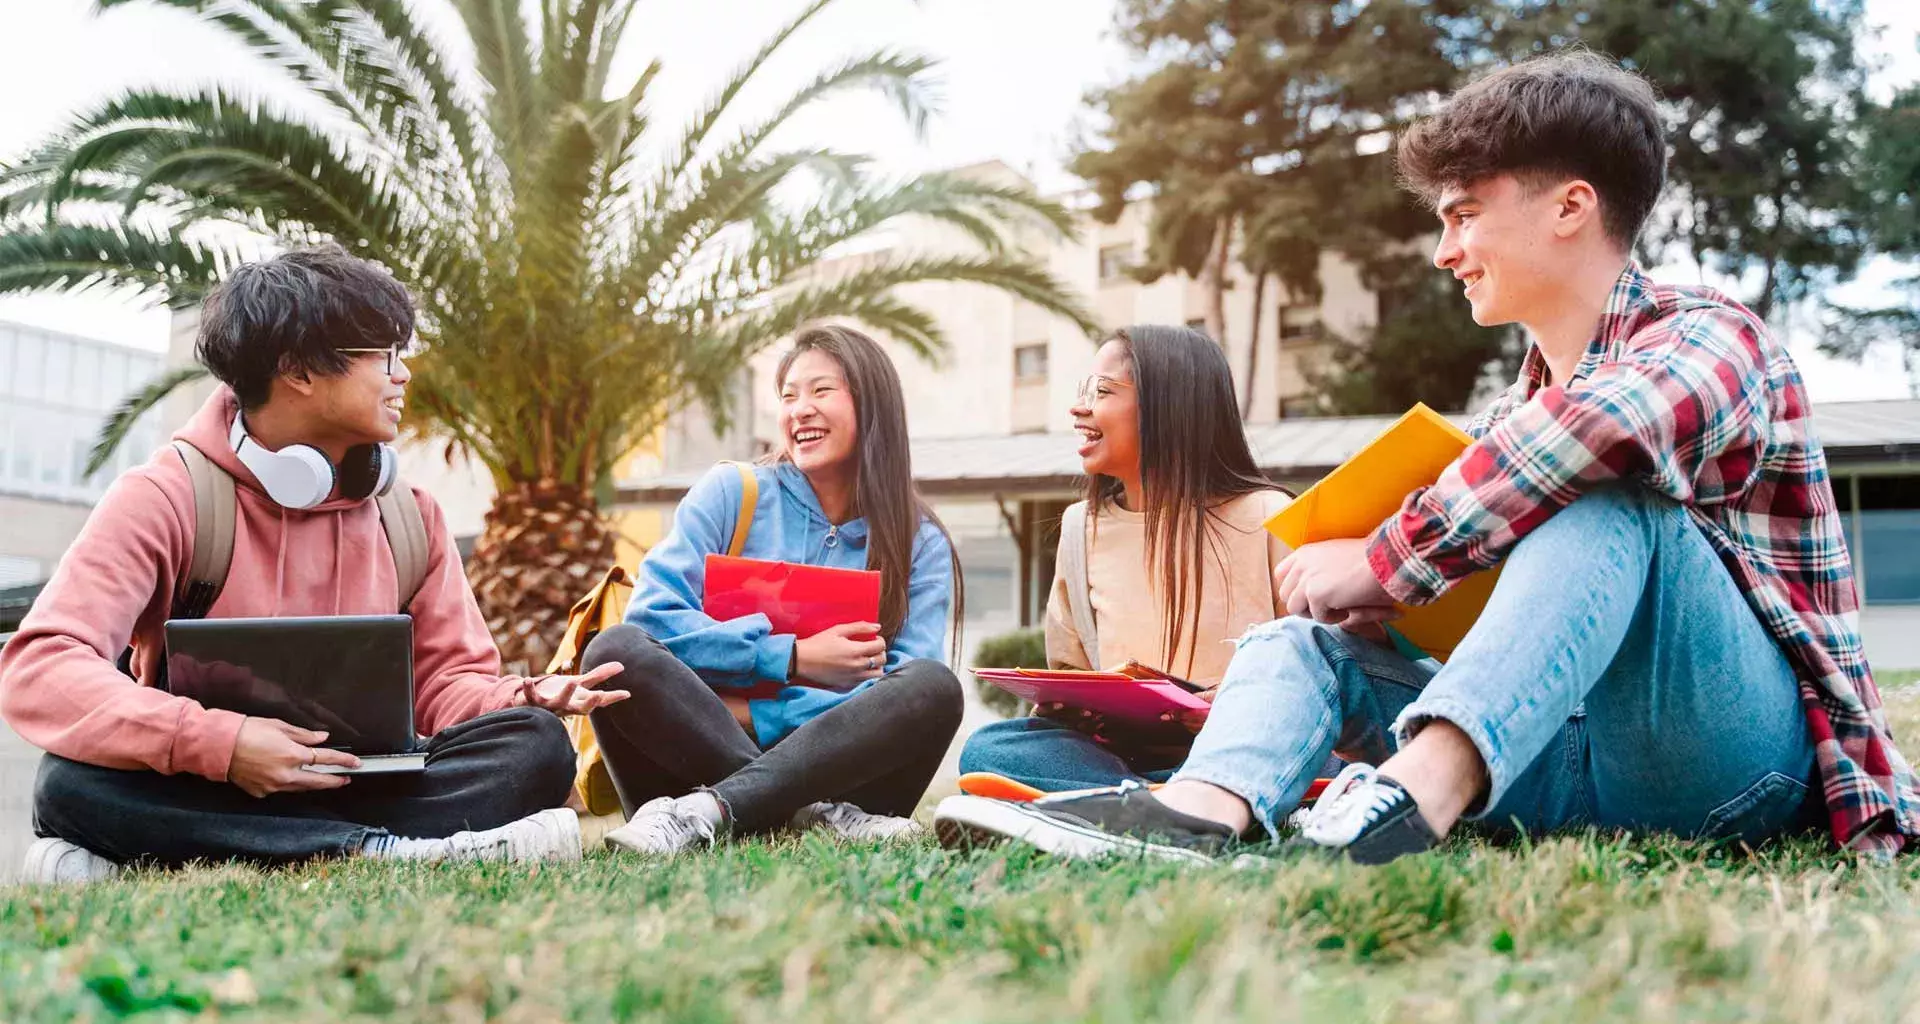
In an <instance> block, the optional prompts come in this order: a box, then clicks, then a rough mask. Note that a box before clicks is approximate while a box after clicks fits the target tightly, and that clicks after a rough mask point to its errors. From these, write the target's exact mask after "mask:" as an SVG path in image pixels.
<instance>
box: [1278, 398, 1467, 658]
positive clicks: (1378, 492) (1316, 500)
mask: <svg viewBox="0 0 1920 1024" xmlns="http://www.w3.org/2000/svg"><path fill="white" fill-rule="evenodd" d="M1471 444H1473V438H1471V437H1469V436H1468V435H1467V433H1466V431H1464V430H1461V429H1460V428H1459V427H1456V426H1454V425H1453V424H1452V423H1451V422H1449V421H1448V420H1447V418H1446V417H1444V416H1442V415H1440V414H1439V413H1437V412H1434V411H1433V410H1432V409H1429V408H1427V406H1426V405H1425V404H1424V403H1422V404H1416V405H1415V406H1414V407H1413V408H1412V409H1409V410H1407V413H1406V415H1404V416H1402V417H1400V418H1399V419H1398V420H1396V421H1394V424H1393V425H1392V426H1390V427H1388V428H1387V429H1386V430H1383V431H1381V432H1380V436H1378V437H1376V438H1374V439H1373V440H1372V441H1369V442H1367V446H1366V447H1364V448H1362V449H1360V450H1359V451H1358V452H1356V453H1355V454H1354V456H1353V457H1352V458H1350V459H1348V460H1347V461H1345V462H1343V463H1341V464H1340V465H1339V467H1337V468H1336V469H1334V471H1333V472H1331V473H1328V474H1327V475H1326V476H1325V477H1324V478H1322V479H1321V480H1320V482H1319V483H1316V484H1314V485H1313V486H1312V487H1309V488H1307V490H1306V493H1304V494H1302V495H1300V497H1299V498H1297V499H1295V500H1294V502H1293V503H1292V504H1290V505H1288V506H1287V507H1286V508H1283V509H1281V510H1280V511H1279V512H1277V513H1275V514H1274V515H1273V518H1271V519H1268V520H1267V529H1268V530H1269V531H1271V532H1272V533H1273V535H1274V536H1276V537H1278V538H1280V539H1281V540H1282V541H1285V542H1286V544H1287V546H1288V547H1294V548H1297V547H1300V546H1301V545H1303V544H1311V543H1313V542H1315V541H1322V540H1338V539H1342V538H1353V537H1366V536H1370V535H1371V534H1372V533H1373V531H1374V530H1375V529H1376V528H1378V527H1379V525H1380V524H1381V523H1382V522H1384V521H1386V519H1387V518H1388V517H1389V516H1392V515H1395V514H1397V513H1398V512H1399V511H1400V507H1401V505H1402V504H1404V503H1405V502H1406V499H1407V495H1409V494H1411V493H1413V491H1415V490H1417V489H1419V488H1421V487H1425V486H1427V485H1428V484H1431V483H1433V482H1434V481H1435V480H1438V479H1439V478H1440V473H1441V471H1442V470H1445V469H1446V468H1447V467H1448V466H1449V465H1451V464H1452V463H1453V460H1455V459H1457V458H1459V457H1460V453H1462V452H1464V451H1466V450H1467V447H1468V446H1469V445H1471ZM1499 574H1500V570H1499V568H1498V567H1496V568H1494V569H1492V570H1490V571H1487V572H1480V573H1475V574H1473V575H1472V576H1469V577H1467V578H1466V579H1464V580H1461V581H1460V582H1459V583H1456V584H1454V586H1453V589H1451V590H1449V591H1447V592H1446V594H1444V595H1442V596H1441V598H1440V599H1439V600H1437V601H1434V602H1433V603H1431V604H1426V605H1421V606H1418V607H1409V606H1403V607H1402V611H1403V612H1404V615H1403V617H1402V618H1400V619H1399V620H1397V621H1395V622H1393V623H1392V626H1393V628H1394V629H1396V630H1398V631H1399V632H1400V634H1401V635H1402V636H1404V637H1406V638H1407V639H1408V640H1409V641H1411V642H1412V643H1413V644H1415V645H1416V646H1418V647H1419V648H1420V649H1421V650H1423V651H1425V652H1426V653H1427V654H1430V655H1432V656H1433V657H1435V658H1438V659H1439V660H1441V661H1445V660H1447V658H1448V657H1449V656H1451V655H1452V654H1453V649H1454V648H1455V647H1457V646H1459V644H1460V638H1461V637H1464V636H1466V635H1467V630H1468V629H1470V628H1471V627H1472V626H1473V623H1474V620H1475V619H1477V618H1479V617H1480V610H1481V609H1482V608H1485V607H1486V606H1487V599H1488V598H1489V597H1491V596H1492V595H1493V583H1494V580H1495V579H1496V578H1498V576H1499Z"/></svg>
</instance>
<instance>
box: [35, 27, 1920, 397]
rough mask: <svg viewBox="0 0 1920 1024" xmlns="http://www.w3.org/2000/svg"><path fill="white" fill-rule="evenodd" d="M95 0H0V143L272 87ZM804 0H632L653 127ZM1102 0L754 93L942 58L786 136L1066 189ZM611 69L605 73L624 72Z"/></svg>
mask: <svg viewBox="0 0 1920 1024" xmlns="http://www.w3.org/2000/svg"><path fill="white" fill-rule="evenodd" d="M416 2H417V3H419V4H420V6H422V7H423V8H424V9H426V10H428V11H429V12H433V11H435V10H438V9H440V7H439V4H438V3H437V2H436V0H416ZM92 6H93V5H92V3H91V0H0V7H3V8H7V11H6V25H7V31H6V32H5V33H4V34H0V154H5V155H8V156H12V155H16V154H19V153H20V152H21V151H23V150H24V149H26V148H27V147H30V146H32V145H33V144H34V143H35V142H36V141H37V140H38V139H40V138H41V137H42V136H44V135H45V134H46V133H48V132H49V131H52V130H54V129H56V128H57V127H59V125H60V124H61V123H62V122H63V121H64V120H65V119H66V118H67V117H68V116H69V114H70V113H72V112H73V111H75V110H76V109H78V108H81V107H83V106H87V105H89V104H91V103H93V102H96V101H98V100H101V99H104V98H106V97H108V96H111V95H113V94H114V93H116V92H118V91H119V90H121V89H124V88H126V87H128V86H130V85H137V84H152V83H160V82H175V83H184V82H194V81H215V80H217V81H221V82H225V83H237V84H238V85H239V86H240V87H242V88H244V89H246V90H248V91H251V92H255V93H260V92H263V91H264V92H266V93H268V94H276V90H277V89H278V88H279V87H278V86H277V85H276V77H277V76H276V75H274V74H273V73H272V72H270V71H265V70H262V69H261V68H260V66H259V65H258V64H256V63H255V62H254V61H252V60H251V59H250V58H248V57H247V56H246V55H245V54H244V53H243V52H242V51H241V50H240V49H239V48H238V46H236V45H233V44H229V43H228V42H227V41H226V39H225V38H224V37H223V36H221V35H220V34H219V33H217V32H215V31H214V30H211V29H208V28H206V27H205V26H203V25H200V24H198V23H197V22H196V21H195V19H194V18H193V17H192V16H191V15H187V14H184V13H181V12H177V11H170V10H160V9H156V8H154V7H147V6H134V7H130V8H121V9H117V10H113V11H110V12H108V13H106V14H105V15H100V16H95V15H93V14H91V13H90V11H91V8H92ZM800 6H801V4H800V0H698V2H693V0H642V3H641V6H640V9H639V13H638V14H637V15H636V18H635V24H634V27H633V28H631V29H630V30H629V32H628V40H627V42H628V53H629V56H627V57H626V58H625V59H623V62H622V63H623V65H624V67H625V71H624V74H625V75H626V76H630V75H632V74H633V73H636V72H637V71H638V70H639V68H640V67H642V66H643V64H644V62H645V60H647V59H651V58H652V57H655V56H659V57H661V58H662V61H663V64H664V66H665V67H664V70H663V71H662V73H661V75H660V78H659V79H658V80H657V82H656V84H655V87H654V89H653V91H652V92H651V93H650V94H649V96H650V104H651V105H652V108H653V109H654V110H655V111H656V112H657V113H656V117H657V118H659V122H657V123H664V124H666V125H668V126H676V125H678V124H679V123H680V122H681V121H682V120H683V119H684V118H685V116H686V115H687V113H688V112H690V111H691V110H692V109H694V107H695V106H696V105H697V104H698V103H699V102H701V100H702V99H703V98H704V97H705V96H706V95H707V94H708V93H709V92H710V91H711V90H712V89H713V88H715V87H716V86H717V84H718V83H719V82H720V81H721V80H723V78H724V77H725V75H726V74H727V73H728V72H729V71H730V70H732V69H733V68H735V67H737V66H738V65H739V63H740V62H741V61H742V60H744V59H745V57H746V56H747V55H748V54H750V53H751V52H752V51H753V50H754V49H756V48H757V47H758V46H759V45H760V43H761V42H762V41H763V40H764V38H765V36H766V35H767V34H768V33H769V32H771V31H772V30H773V28H774V27H775V26H777V25H778V24H780V23H782V22H783V21H784V20H785V19H786V18H788V17H790V16H791V14H792V13H793V12H794V11H796V10H798V9H799V7H800ZM1113 8H1114V0H919V2H917V3H916V2H913V0H840V2H839V3H837V4H835V5H833V6H831V7H829V8H828V9H827V11H826V12H825V13H824V14H823V15H821V16H820V17H819V18H818V19H816V20H815V21H814V22H813V23H812V24H811V25H809V26H808V27H807V28H806V29H805V30H804V32H803V33H802V34H801V35H799V36H796V37H795V39H794V40H793V41H792V43H791V44H790V45H789V47H788V48H787V50H786V51H785V52H784V53H783V54H782V57H781V59H780V60H779V61H778V63H777V64H776V65H775V66H772V67H770V68H769V69H768V74H767V76H766V77H765V78H764V79H763V80H762V81H761V82H760V83H759V85H758V88H757V91H758V92H759V93H761V94H762V96H763V98H764V101H765V102H771V101H773V100H775V99H778V98H780V97H781V96H782V95H783V93H784V91H787V90H791V89H792V88H793V87H794V86H796V85H797V84H798V83H799V82H801V81H803V80H805V79H806V78H808V77H810V76H811V75H812V74H813V73H815V72H817V71H818V70H820V69H821V68H823V67H825V66H827V65H829V64H831V63H832V62H834V61H836V60H837V59H838V58H840V57H842V56H846V55H851V54H855V53H860V52H864V51H866V50H869V49H872V48H875V47H882V46H884V47H891V48H896V49H901V50H908V51H914V52H920V53H926V54H928V55H931V56H933V57H936V58H939V59H940V61H941V64H940V67H939V68H938V69H937V75H938V77H939V80H940V93H941V97H942V101H941V105H940V112H939V113H938V115H937V116H936V117H935V118H934V119H933V121H932V123H931V125H930V126H929V129H928V131H927V133H926V135H925V137H924V138H918V139H916V138H915V137H914V136H913V134H912V133H911V132H910V131H909V130H907V129H906V128H905V127H904V126H903V125H902V124H901V121H900V118H899V117H898V116H897V115H895V114H894V113H893V112H892V111H891V110H890V108H888V107H887V105H886V104H885V103H883V102H882V101H880V100H878V99H874V98H870V97H846V98H842V99H839V100H834V101H830V102H829V103H827V104H823V105H822V106H821V107H820V109H818V110H817V111H815V112H814V113H813V114H812V115H811V116H809V117H807V118H805V119H803V120H801V121H799V122H798V123H796V124H794V125H793V126H792V127H791V128H790V129H789V135H790V138H789V141H792V140H796V139H806V140H809V141H813V142H818V143H822V144H825V145H829V146H833V147H835V148H839V149H843V150H853V151H860V152H867V153H870V154H872V155H873V156H875V157H876V158H877V163H878V164H879V166H880V167H882V168H884V169H886V170H887V171H890V172H896V173H901V174H905V173H911V172H916V171H922V170H928V169H933V168H940V167H954V166H960V165H964V164H969V163H974V162H977V161H981V160H989V159H1000V160H1004V161H1006V162H1007V163H1009V164H1011V165H1013V166H1015V167H1017V168H1020V169H1022V170H1023V171H1025V172H1027V173H1028V174H1029V175H1030V176H1032V177H1033V178H1034V179H1035V180H1036V182H1037V183H1038V184H1039V185H1040V187H1041V188H1042V189H1043V190H1049V191H1051V190H1056V189H1061V188H1065V187H1068V186H1070V185H1071V184H1072V183H1073V182H1072V178H1071V177H1070V176H1068V175H1067V174H1066V173H1065V172H1064V171H1063V170H1062V169H1061V162H1062V160H1063V158H1064V156H1065V154H1066V152H1067V150H1068V147H1069V143H1070V141H1071V140H1072V138H1073V137H1074V133H1075V132H1076V130H1077V128H1078V126H1079V125H1080V124H1081V123H1082V118H1083V116H1084V115H1083V114H1082V102H1081V101H1082V97H1083V96H1084V94H1085V92H1086V91H1087V90H1088V89H1089V88H1092V87H1095V86H1098V85H1102V84H1105V83H1107V82H1109V81H1112V80H1114V79H1116V78H1118V77H1119V76H1120V75H1121V74H1122V73H1123V71H1124V69H1125V56H1124V54H1123V53H1122V52H1121V50H1120V48H1119V46H1118V44H1117V43H1116V42H1115V41H1114V39H1113V37H1112V31H1111V24H1112V17H1113ZM1866 8H1867V18H1868V22H1869V23H1870V24H1873V25H1876V26H1881V27H1882V31H1881V33H1880V36H1879V38H1878V39H1877V40H1876V41H1875V42H1874V43H1873V44H1872V45H1871V46H1870V47H1869V52H1870V53H1871V54H1872V55H1873V56H1874V57H1875V58H1877V59H1878V60H1880V61H1882V62H1883V64H1884V67H1883V69H1882V71H1881V72H1880V73H1879V74H1878V75H1877V76H1876V78H1875V84H1876V87H1877V89H1876V91H1880V92H1886V91H1890V90H1891V89H1893V88H1895V87H1897V86H1899V85H1901V84H1904V83H1907V82H1912V81H1915V80H1920V49H1917V48H1916V47H1917V45H1920V3H1914V2H1913V0H1867V2H1866ZM448 18H450V16H448ZM448 23H449V24H450V21H449V22H448ZM619 71H620V68H618V67H617V68H616V72H617V73H616V75H615V80H616V81H624V80H625V78H624V77H623V76H622V74H620V73H618V72H619ZM277 94H278V95H288V96H290V95H291V94H290V93H277ZM743 99H748V98H746V97H743ZM749 106H751V103H750V102H749ZM1892 273H1893V268H1891V267H1888V266H1885V265H1880V266H1876V267H1873V268H1870V271H1869V274H1868V277H1869V278H1870V279H1874V280H1881V281H1884V280H1886V279H1888V278H1889V277H1890V276H1891V275H1892ZM1860 290H1862V289H1855V290H1854V291H1860ZM1849 294H1852V292H1850V293H1849ZM0 319H6V320H17V321H22V322H25V323H31V324H38V325H42V326H45V327H49V328H53V329H57V330H64V331H70V332H72V333H76V334H82V335H87V336H90V337H96V338H105V339H108V340H112V341H116V342H120V343H122V344H128V345H136V346H140V347H143V348H154V349H159V348H164V347H165V344H166V314H165V312H164V311H161V310H154V309H150V308H144V307H142V306H141V305H139V304H137V303H134V302H130V301H127V300H125V299H123V298H120V297H116V296H113V295H110V294H106V293H100V292H93V293H87V294H83V295H42V296H28V297H12V298H0ZM1794 348H1795V353H1796V355H1797V356H1798V357H1799V359H1800V361H1801V364H1802V367H1803V369H1804V370H1805V372H1806V375H1807V380H1808V386H1809V390H1810V391H1811V392H1812V395H1813V397H1814V398H1815V399H1816V400H1832V399H1842V398H1887V397H1901V396H1903V395H1905V393H1906V386H1905V382H1904V380H1903V379H1902V376H1901V374H1900V372H1899V365H1898V362H1897V360H1896V359H1894V358H1892V356H1891V353H1884V354H1882V355H1883V358H1880V359H1877V360H1875V359H1870V360H1869V361H1868V363H1867V364H1866V365H1853V364H1845V363H1835V362H1834V361H1832V360H1828V359H1825V358H1823V357H1820V356H1819V355H1818V354H1817V353H1814V352H1812V351H1811V345H1810V343H1805V342H1797V343H1796V344H1795V345H1794Z"/></svg>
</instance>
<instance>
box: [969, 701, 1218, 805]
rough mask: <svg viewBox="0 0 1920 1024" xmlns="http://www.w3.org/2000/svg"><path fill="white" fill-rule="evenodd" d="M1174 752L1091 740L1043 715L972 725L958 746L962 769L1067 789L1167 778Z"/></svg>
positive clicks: (1053, 790) (1052, 790)
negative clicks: (1120, 745)
mask: <svg viewBox="0 0 1920 1024" xmlns="http://www.w3.org/2000/svg"><path fill="white" fill-rule="evenodd" d="M1179 764H1180V756H1179V755H1178V754H1166V753H1161V752H1158V751H1147V750H1138V751H1136V750H1130V749H1128V748H1126V747H1124V746H1122V747H1119V748H1116V747H1114V746H1112V745H1108V744H1100V743H1095V742H1094V741H1093V738H1092V737H1091V736H1088V735H1087V734H1085V733H1082V732H1077V731H1075V730H1073V729H1071V728H1068V727H1067V726H1064V725H1060V724H1058V723H1056V722H1052V721H1049V720H1048V719H1045V718H1010V719H1008V720H1006V721H1004V722H994V723H992V724H991V725H983V726H981V727H980V728H978V729H975V730H974V732H973V735H971V736H968V737H967V744H966V746H964V747H961V748H960V771H961V772H963V773H965V772H993V773H994V774H996V775H1004V776H1006V777H1007V778H1009V779H1012V780H1014V781H1015V782H1024V783H1026V784H1027V785H1029V786H1032V787H1034V788H1035V789H1041V790H1045V791H1046V792H1049V793H1058V792H1061V791H1063V790H1069V789H1092V788H1094V787H1096V786H1117V785H1119V784H1120V783H1122V782H1125V781H1127V780H1129V779H1132V780H1134V781H1136V782H1165V781H1167V777H1168V776H1170V775H1172V774H1173V770H1174V769H1175V768H1176V767H1178V766H1179Z"/></svg>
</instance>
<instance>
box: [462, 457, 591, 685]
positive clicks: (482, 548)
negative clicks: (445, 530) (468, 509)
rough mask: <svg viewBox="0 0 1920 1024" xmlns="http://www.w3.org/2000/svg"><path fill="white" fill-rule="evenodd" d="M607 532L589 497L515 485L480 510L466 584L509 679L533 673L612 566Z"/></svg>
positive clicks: (559, 487) (560, 487)
mask: <svg viewBox="0 0 1920 1024" xmlns="http://www.w3.org/2000/svg"><path fill="white" fill-rule="evenodd" d="M614 557H615V556H614V543H613V530H612V529H611V527H610V526H609V525H608V523H607V521H606V518H605V517H604V516H602V515H601V514H600V509H599V507H598V506H597V505H596V504H595V502H594V500H593V495H592V493H591V492H589V491H587V490H585V489H583V488H580V487H575V486H571V485H567V484H557V483H551V482H547V483H519V484H514V485H512V486H511V487H510V488H508V489H506V490H503V491H501V492H500V495H499V496H498V497H497V498H495V499H494V502H493V507H492V508H490V509H488V510H487V518H486V522H485V524H484V525H483V526H482V527H481V530H480V537H479V539H478V540H477V541H475V543H474V546H473V558H472V559H471V560H469V562H468V563H467V578H468V580H469V581H471V582H472V584H473V592H474V596H475V597H477V598H478V599H479V601H480V612H481V614H482V615H484V616H485V617H486V620H487V629H488V630H489V631H491V632H492V633H493V639H494V642H495V643H496V644H498V645H499V646H500V658H501V660H502V661H503V662H504V663H505V664H506V666H507V671H509V672H521V673H527V672H535V671H538V670H540V669H542V668H545V667H546V664H547V659H548V658H549V657H551V656H552V654H553V649H554V647H555V645H557V644H558V643H559V641H560V634H561V632H562V631H563V630H564V629H565V628H566V623H567V610H568V609H569V608H571V607H573V603H574V602H575V601H577V600H579V599H580V596H581V595H582V594H585V593H586V592H587V588H589V587H591V586H593V583H594V581H595V580H596V579H598V578H599V576H600V574H601V573H603V572H605V571H606V569H607V567H608V566H610V565H612V564H613V560H614Z"/></svg>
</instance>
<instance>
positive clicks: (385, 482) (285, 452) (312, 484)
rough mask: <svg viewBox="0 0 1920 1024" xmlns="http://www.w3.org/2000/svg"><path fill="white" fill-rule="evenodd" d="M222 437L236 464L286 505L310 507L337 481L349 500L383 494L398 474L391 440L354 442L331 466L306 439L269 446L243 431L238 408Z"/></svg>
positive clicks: (245, 429)
mask: <svg viewBox="0 0 1920 1024" xmlns="http://www.w3.org/2000/svg"><path fill="white" fill-rule="evenodd" d="M227 443H228V444H231V445H232V446H233V454H235V455H237V456H239V458H240V464H241V465H243V466H245V467H247V468H248V469H249V470H252V471H253V475H254V477H255V478H256V479H258V480H259V481H260V486H261V487H263V488H265V489H266V492H267V497H269V498H272V499H273V500H274V501H276V502H279V503H280V504H281V505H283V506H285V507H287V508H291V509H309V508H313V507H314V506H316V505H318V504H320V503H321V502H323V501H326V500H327V495H329V494H332V493H333V488H334V484H335V483H338V484H339V485H340V496H341V497H343V498H347V499H349V500H354V501H358V500H359V499H361V498H369V497H373V496H376V495H383V494H386V493H387V491H388V490H389V489H391V488H392V487H393V479H394V477H395V476H397V475H398V469H399V461H400V460H399V457H398V456H397V455H396V454H395V452H394V450H393V446H392V445H387V444H357V445H354V446H353V447H352V448H349V449H347V454H346V457H345V458H343V459H342V460H341V464H340V466H339V467H338V468H337V469H336V468H335V467H334V464H333V463H332V462H331V461H329V460H328V458H327V456H326V453H325V452H322V451H321V450H320V449H318V448H315V447H314V446H312V445H310V444H290V445H288V446H286V447H285V448H282V449H280V450H279V451H277V452H270V451H268V450H267V449H266V448H264V447H262V446H261V444H260V442H258V441H255V440H254V439H253V437H252V436H251V435H249V434H248V433H247V428H246V426H245V424H244V423H243V422H242V421H241V418H240V414H239V413H237V412H236V413H234V416H233V429H231V430H229V431H228V432H227Z"/></svg>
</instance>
